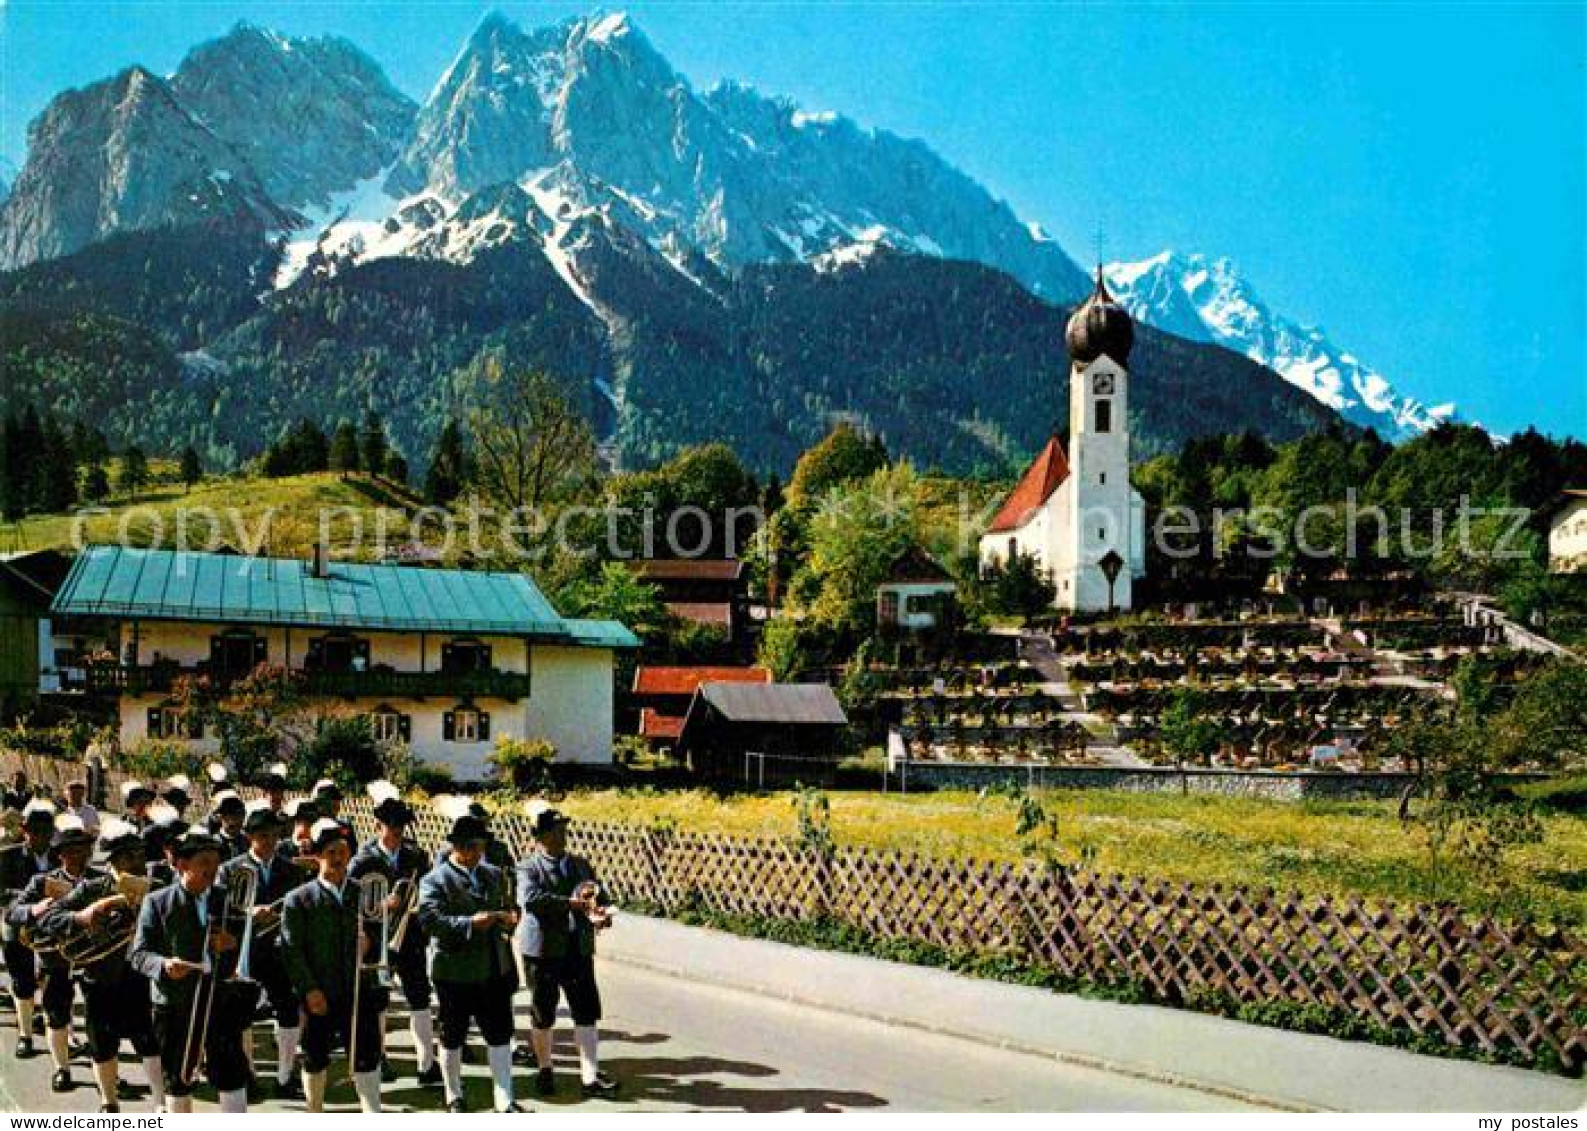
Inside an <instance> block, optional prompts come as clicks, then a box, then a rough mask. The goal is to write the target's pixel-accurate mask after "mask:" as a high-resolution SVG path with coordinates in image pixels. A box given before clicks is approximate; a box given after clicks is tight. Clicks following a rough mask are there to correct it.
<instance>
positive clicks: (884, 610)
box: [877, 590, 898, 624]
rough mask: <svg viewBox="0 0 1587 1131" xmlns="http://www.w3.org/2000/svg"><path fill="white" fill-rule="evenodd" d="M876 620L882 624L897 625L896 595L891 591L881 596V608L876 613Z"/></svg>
mask: <svg viewBox="0 0 1587 1131" xmlns="http://www.w3.org/2000/svg"><path fill="white" fill-rule="evenodd" d="M877 616H878V619H879V620H880V621H881V622H882V623H883V624H897V623H898V594H897V593H895V592H893V591H892V590H888V591H887V592H885V593H883V594H882V599H881V607H880V609H879V610H878V613H877Z"/></svg>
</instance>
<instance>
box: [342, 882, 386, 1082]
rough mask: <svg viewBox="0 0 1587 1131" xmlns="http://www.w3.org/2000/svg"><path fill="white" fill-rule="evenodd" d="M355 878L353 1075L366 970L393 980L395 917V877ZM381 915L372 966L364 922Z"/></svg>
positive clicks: (349, 1071) (350, 1073)
mask: <svg viewBox="0 0 1587 1131" xmlns="http://www.w3.org/2000/svg"><path fill="white" fill-rule="evenodd" d="M355 882H356V883H357V884H358V936H357V943H356V944H355V945H354V947H353V1016H352V1018H351V1019H350V1020H349V1022H348V1027H349V1036H348V1039H347V1075H348V1077H349V1078H351V1077H352V1076H354V1075H355V1074H356V1073H357V1072H358V1029H359V1025H358V1001H359V997H360V996H361V991H362V990H363V986H364V973H365V971H367V970H375V971H377V975H376V977H377V978H378V980H379V981H380V984H381V985H387V984H389V979H390V977H391V968H390V966H389V964H388V963H387V961H386V951H387V948H388V947H389V946H390V943H391V934H390V928H391V917H390V915H388V914H387V911H386V899H387V898H388V896H389V895H390V892H391V881H390V880H388V879H386V877H385V876H384V875H382V874H381V873H379V872H371V873H369V874H368V875H367V876H360V877H359V878H358V879H357V880H356V881H355ZM377 919H378V920H379V921H380V957H379V959H378V960H377V961H376V962H375V964H374V965H373V966H369V965H366V964H365V962H364V937H365V936H364V926H365V924H367V923H373V922H375V921H376V920H377Z"/></svg>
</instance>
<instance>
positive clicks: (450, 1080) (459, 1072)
mask: <svg viewBox="0 0 1587 1131" xmlns="http://www.w3.org/2000/svg"><path fill="white" fill-rule="evenodd" d="M441 1082H442V1083H443V1084H445V1085H446V1102H447V1103H452V1102H453V1101H455V1100H460V1099H462V1098H463V1050H462V1049H446V1048H444V1049H442V1050H441Z"/></svg>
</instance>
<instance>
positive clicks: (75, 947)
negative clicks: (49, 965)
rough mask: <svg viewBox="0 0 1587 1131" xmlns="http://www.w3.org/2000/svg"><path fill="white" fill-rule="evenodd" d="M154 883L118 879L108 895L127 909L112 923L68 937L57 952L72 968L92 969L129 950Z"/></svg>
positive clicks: (141, 878)
mask: <svg viewBox="0 0 1587 1131" xmlns="http://www.w3.org/2000/svg"><path fill="white" fill-rule="evenodd" d="M152 887H153V881H152V880H150V879H149V877H148V876H134V875H132V874H131V873H130V872H124V873H122V874H121V875H119V876H117V877H116V882H115V887H114V888H113V889H112V890H111V891H109V892H107V893H106V894H107V895H115V896H119V897H120V898H121V900H122V902H123V904H124V906H121V907H117V908H115V909H114V910H112V911H111V918H110V921H109V922H108V923H106V924H104V925H102V926H100V927H98V928H96V929H92V930H85V931H78V932H76V933H74V934H70V935H67V936H66V937H65V938H63V939H62V940H61V942H60V944H59V945H58V946H57V947H56V948H55V952H56V954H58V955H59V956H60V957H61V958H62V959H63V960H64V961H65V962H66V964H67V965H68V966H72V967H82V966H92V965H94V963H96V962H99V961H101V960H103V959H106V958H109V957H110V956H111V955H113V954H115V953H116V952H117V951H121V950H125V949H126V948H127V946H128V945H129V944H130V943H131V942H132V936H133V935H134V934H136V933H137V930H138V910H139V909H140V908H141V907H142V906H143V901H144V899H145V898H146V897H147V896H148V894H149V890H150V888H152Z"/></svg>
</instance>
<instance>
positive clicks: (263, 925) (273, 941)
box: [220, 800, 307, 1099]
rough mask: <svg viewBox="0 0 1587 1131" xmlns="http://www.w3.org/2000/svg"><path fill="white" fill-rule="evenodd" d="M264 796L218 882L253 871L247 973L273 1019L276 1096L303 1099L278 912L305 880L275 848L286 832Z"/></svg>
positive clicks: (294, 1007) (296, 1023)
mask: <svg viewBox="0 0 1587 1131" xmlns="http://www.w3.org/2000/svg"><path fill="white" fill-rule="evenodd" d="M282 820H283V818H280V817H278V816H277V814H276V813H275V811H274V810H273V809H271V808H270V803H269V801H267V800H259V801H254V802H250V803H249V806H248V815H247V816H246V817H244V818H243V826H242V827H243V835H244V836H246V837H247V838H248V851H247V852H244V853H243V854H242V855H240V856H234V857H232V858H231V859H230V860H228V861H226V863H225V864H224V865H223V866H222V868H221V875H220V883H222V884H228V883H229V881H230V880H231V877H232V874H233V873H234V872H235V871H236V870H237V869H239V868H246V869H248V870H250V871H252V872H253V873H254V874H255V877H256V884H257V886H256V887H255V889H254V910H253V944H252V947H251V948H250V951H249V961H248V976H249V977H250V978H252V979H253V980H254V981H256V982H258V983H259V985H260V987H261V989H262V990H263V991H264V996H265V1001H266V1002H267V1003H268V1005H269V1009H270V1015H271V1019H272V1020H273V1021H274V1022H275V1037H276V1068H275V1085H276V1090H275V1098H276V1099H302V1098H303V1090H302V1088H301V1086H300V1085H299V1084H298V1080H297V1073H296V1062H297V1054H298V1037H299V1035H300V1033H301V1026H300V1018H299V1001H298V995H297V993H296V992H295V991H294V990H293V988H292V979H291V978H290V977H289V976H288V974H287V968H286V963H285V961H284V960H283V958H282V953H281V931H280V927H281V914H282V909H283V906H284V904H285V901H286V897H287V895H288V894H290V893H291V892H292V891H293V890H294V889H296V888H297V887H299V886H300V885H301V884H302V883H303V882H304V880H305V879H306V878H307V877H306V876H305V873H304V871H303V869H302V868H301V867H300V866H298V865H297V864H295V863H293V862H292V861H291V860H290V859H288V858H287V857H285V856H282V855H281V854H280V852H279V850H278V849H279V845H280V842H281V835H282V834H283V833H284V832H285V831H286V829H285V826H284V825H283V824H282Z"/></svg>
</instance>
